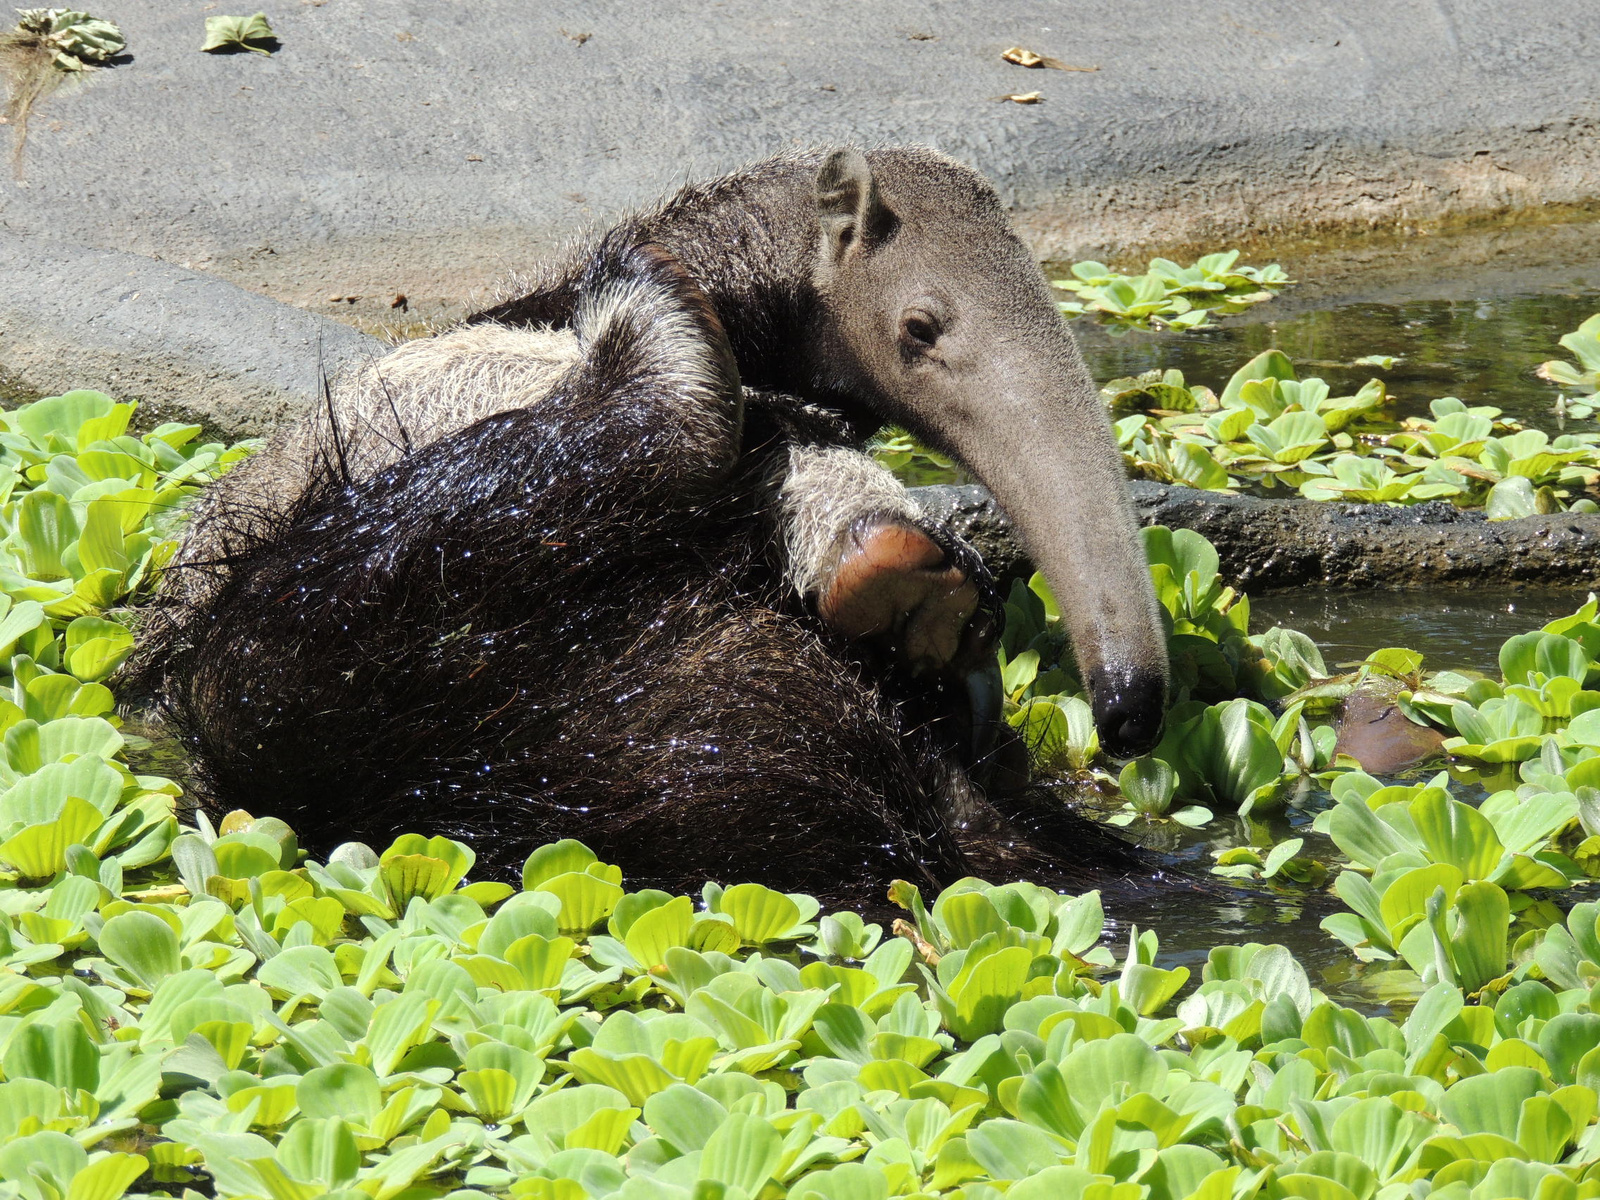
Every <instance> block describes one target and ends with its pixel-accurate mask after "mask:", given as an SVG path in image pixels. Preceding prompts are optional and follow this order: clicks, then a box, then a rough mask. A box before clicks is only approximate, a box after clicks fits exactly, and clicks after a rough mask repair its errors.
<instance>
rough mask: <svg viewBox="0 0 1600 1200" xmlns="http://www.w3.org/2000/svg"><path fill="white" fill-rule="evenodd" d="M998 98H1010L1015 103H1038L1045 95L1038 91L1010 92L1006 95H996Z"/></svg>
mask: <svg viewBox="0 0 1600 1200" xmlns="http://www.w3.org/2000/svg"><path fill="white" fill-rule="evenodd" d="M995 99H996V100H1009V101H1011V102H1012V103H1013V104H1037V103H1039V101H1041V100H1043V99H1044V97H1043V96H1041V95H1040V94H1039V93H1038V92H1010V93H1008V94H1007V95H1004V96H996V97H995Z"/></svg>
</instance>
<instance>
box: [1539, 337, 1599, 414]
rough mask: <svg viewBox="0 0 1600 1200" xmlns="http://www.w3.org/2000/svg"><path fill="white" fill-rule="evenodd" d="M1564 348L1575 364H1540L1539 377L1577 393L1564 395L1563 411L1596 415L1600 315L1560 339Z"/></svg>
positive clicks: (1559, 361) (1561, 360) (1553, 362)
mask: <svg viewBox="0 0 1600 1200" xmlns="http://www.w3.org/2000/svg"><path fill="white" fill-rule="evenodd" d="M1560 340H1561V345H1562V347H1563V349H1566V350H1568V351H1570V352H1571V354H1572V357H1573V358H1575V359H1577V360H1578V361H1577V362H1576V363H1571V362H1567V361H1565V360H1564V359H1559V358H1558V359H1552V360H1550V361H1549V362H1545V363H1541V364H1540V365H1539V370H1538V375H1539V378H1541V379H1548V380H1549V381H1550V382H1551V383H1553V384H1556V385H1557V386H1559V387H1561V388H1563V389H1565V391H1567V392H1572V393H1574V395H1573V396H1570V397H1568V396H1566V395H1563V397H1562V399H1561V401H1560V402H1559V403H1560V411H1562V412H1564V413H1567V414H1570V415H1572V416H1574V417H1588V416H1593V415H1594V411H1595V405H1596V401H1595V392H1596V391H1600V313H1596V314H1595V315H1594V316H1592V317H1590V318H1589V319H1588V320H1587V321H1585V322H1584V323H1583V324H1581V325H1579V326H1578V327H1577V328H1576V329H1574V330H1573V331H1572V332H1571V333H1568V334H1564V335H1563V336H1562V337H1561V339H1560Z"/></svg>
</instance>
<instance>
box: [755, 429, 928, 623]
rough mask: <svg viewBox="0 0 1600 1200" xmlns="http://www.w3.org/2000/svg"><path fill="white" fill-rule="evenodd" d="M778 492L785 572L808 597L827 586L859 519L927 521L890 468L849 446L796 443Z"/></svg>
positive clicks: (812, 599) (798, 589)
mask: <svg viewBox="0 0 1600 1200" xmlns="http://www.w3.org/2000/svg"><path fill="white" fill-rule="evenodd" d="M777 495H778V509H777V518H778V524H779V534H778V536H779V542H780V545H781V549H782V553H783V559H784V572H785V575H786V577H787V579H788V581H789V583H790V584H791V585H792V586H793V587H794V590H795V592H796V593H798V594H799V595H801V596H803V597H805V598H806V599H807V600H808V601H815V600H816V599H817V597H818V596H819V595H820V594H821V593H822V591H823V589H824V588H825V587H826V586H827V584H828V582H829V576H830V575H831V573H832V570H833V568H834V567H835V566H836V565H837V563H838V562H839V559H840V557H841V556H842V555H843V554H844V552H845V549H846V542H847V540H848V539H849V537H850V531H851V530H852V529H853V528H854V527H855V526H856V523H857V522H859V521H866V520H882V521H892V522H896V523H899V524H905V525H912V526H920V525H922V524H925V518H924V517H923V515H922V512H921V510H920V509H918V508H917V506H916V504H915V503H914V502H913V501H912V499H911V496H910V494H909V493H907V491H906V489H905V487H904V485H903V484H901V482H900V481H899V480H898V479H896V478H895V477H894V476H893V475H892V474H891V473H890V472H889V470H888V468H886V467H885V466H883V464H882V463H879V462H877V461H875V460H874V459H872V458H870V457H868V456H867V455H865V454H863V453H861V452H860V451H859V450H854V449H851V448H850V447H848V446H826V445H803V444H797V445H794V446H791V447H790V448H789V462H788V471H787V473H786V474H785V475H784V478H783V480H782V482H781V483H779V485H778V492H777Z"/></svg>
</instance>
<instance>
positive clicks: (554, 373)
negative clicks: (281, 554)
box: [176, 325, 579, 578]
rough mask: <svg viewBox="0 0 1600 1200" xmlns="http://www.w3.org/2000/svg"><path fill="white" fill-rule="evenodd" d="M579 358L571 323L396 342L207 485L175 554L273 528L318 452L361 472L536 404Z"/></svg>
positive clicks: (206, 552) (183, 557) (470, 329)
mask: <svg viewBox="0 0 1600 1200" xmlns="http://www.w3.org/2000/svg"><path fill="white" fill-rule="evenodd" d="M578 357H579V349H578V338H577V335H576V334H574V333H573V332H572V331H571V330H567V329H560V330H556V329H508V328H506V327H505V326H503V325H467V326H463V327H461V328H459V329H455V330H453V331H451V332H449V333H445V334H440V335H439V336H437V337H430V338H423V339H420V340H418V341H414V342H407V343H405V344H404V345H401V346H399V347H397V348H396V349H394V350H392V351H390V352H389V353H388V354H386V355H384V356H383V357H382V358H380V359H378V360H377V361H376V362H372V363H369V364H367V365H366V366H363V367H361V368H359V369H358V370H356V371H355V372H353V373H351V374H349V375H347V376H345V377H344V378H342V379H340V380H338V381H336V383H335V384H334V386H333V388H332V390H331V392H330V393H329V403H328V404H326V405H320V406H318V408H317V410H316V411H315V412H313V413H311V414H310V415H309V416H307V417H305V418H303V419H301V420H300V421H297V422H296V423H295V424H293V425H291V426H289V427H288V428H287V429H284V430H282V431H280V432H279V433H277V434H276V435H274V436H273V437H272V438H271V439H270V440H268V442H267V444H266V445H264V446H263V447H262V448H261V449H260V450H258V451H257V452H256V453H255V454H253V455H252V456H251V457H250V458H248V459H246V460H245V461H244V462H243V463H241V464H239V466H238V467H236V468H234V470H232V471H230V472H229V473H228V474H227V475H225V476H223V477H222V478H221V479H220V480H218V481H217V482H216V483H215V484H213V485H212V486H211V487H210V488H208V489H207V490H206V493H205V495H204V496H203V497H202V498H201V500H200V502H199V503H198V504H197V505H196V506H195V511H194V515H193V517H192V519H191V521H190V525H189V531H188V533H187V535H186V536H185V538H184V545H183V550H182V552H181V554H180V555H179V558H178V563H179V564H180V565H182V564H191V563H207V562H212V561H215V560H217V559H220V558H222V557H223V556H225V554H226V553H227V548H228V543H229V542H230V541H232V540H233V539H235V538H238V537H240V536H245V537H248V536H249V534H250V533H251V531H253V530H255V529H268V528H271V526H272V525H273V523H274V522H276V521H278V520H279V519H281V518H282V517H283V515H284V514H286V513H288V512H289V511H291V510H292V509H293V508H294V506H295V504H296V503H297V502H298V501H299V500H300V498H301V497H302V496H303V495H304V494H305V491H306V488H307V487H308V486H310V484H311V482H312V480H313V479H314V478H315V477H316V474H317V464H318V461H319V456H322V455H326V454H333V453H338V454H339V456H340V458H341V460H342V463H343V466H344V468H345V470H346V471H348V473H349V476H350V478H351V479H353V480H360V479H366V478H369V477H370V476H372V475H374V474H375V473H377V472H378V471H381V470H383V469H384V468H385V467H387V466H390V465H392V464H393V463H395V462H397V461H398V460H399V459H400V458H401V457H402V456H403V455H404V454H405V453H406V452H407V451H408V450H409V449H412V448H415V447H418V446H424V445H427V444H428V443H429V442H433V441H436V440H438V439H439V438H441V437H445V436H447V435H448V434H450V433H453V432H455V431H456V430H459V429H464V428H466V427H467V426H468V425H470V424H472V423H473V422H474V421H477V420H480V419H481V418H483V417H486V416H489V415H491V414H493V413H497V412H504V411H505V410H507V409H509V408H519V407H525V406H527V405H531V404H537V403H538V402H539V401H540V400H542V399H543V398H544V397H545V396H547V395H549V394H550V390H551V389H552V388H553V387H554V386H555V385H556V383H557V382H558V381H559V380H560V378H561V377H562V376H563V375H564V374H566V372H567V371H568V370H569V369H570V368H571V366H572V364H573V363H575V362H577V361H578ZM335 447H337V450H335ZM190 574H192V572H178V573H176V576H177V577H178V578H182V577H183V576H185V575H190Z"/></svg>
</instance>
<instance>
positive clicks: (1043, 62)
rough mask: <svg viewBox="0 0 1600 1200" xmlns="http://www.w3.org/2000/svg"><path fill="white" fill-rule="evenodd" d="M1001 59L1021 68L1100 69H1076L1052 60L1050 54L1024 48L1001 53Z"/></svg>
mask: <svg viewBox="0 0 1600 1200" xmlns="http://www.w3.org/2000/svg"><path fill="white" fill-rule="evenodd" d="M1000 57H1001V58H1003V59H1005V60H1006V61H1007V62H1008V63H1016V64H1017V66H1019V67H1049V68H1050V69H1051V70H1052V71H1098V70H1099V69H1100V68H1099V67H1074V66H1072V65H1070V64H1068V63H1064V62H1062V61H1061V60H1060V59H1059V58H1051V57H1050V56H1049V55H1048V54H1039V53H1037V52H1035V51H1033V50H1029V49H1027V48H1026V47H1023V46H1013V47H1011V49H1009V50H1004V51H1002V52H1001V54H1000Z"/></svg>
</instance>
